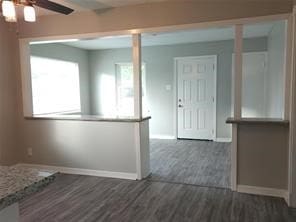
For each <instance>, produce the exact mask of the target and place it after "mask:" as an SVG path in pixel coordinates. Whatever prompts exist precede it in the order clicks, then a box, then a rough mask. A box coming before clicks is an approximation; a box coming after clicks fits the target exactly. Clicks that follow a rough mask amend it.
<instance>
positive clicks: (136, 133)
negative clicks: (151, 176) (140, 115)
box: [135, 123, 142, 180]
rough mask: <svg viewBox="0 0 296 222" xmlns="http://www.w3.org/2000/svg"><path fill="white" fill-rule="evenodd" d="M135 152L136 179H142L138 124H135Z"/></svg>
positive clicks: (139, 129)
mask: <svg viewBox="0 0 296 222" xmlns="http://www.w3.org/2000/svg"><path fill="white" fill-rule="evenodd" d="M135 149H136V150H135V151H136V169H137V179H138V180H141V179H142V160H141V128H140V123H135Z"/></svg>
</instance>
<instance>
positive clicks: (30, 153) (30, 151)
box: [27, 147, 33, 156]
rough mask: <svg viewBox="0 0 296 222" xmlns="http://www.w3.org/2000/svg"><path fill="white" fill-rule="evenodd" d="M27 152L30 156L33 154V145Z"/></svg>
mask: <svg viewBox="0 0 296 222" xmlns="http://www.w3.org/2000/svg"><path fill="white" fill-rule="evenodd" d="M27 153H28V156H33V148H32V147H29V148H28V149H27Z"/></svg>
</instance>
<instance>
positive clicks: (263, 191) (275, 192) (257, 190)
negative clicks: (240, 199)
mask: <svg viewBox="0 0 296 222" xmlns="http://www.w3.org/2000/svg"><path fill="white" fill-rule="evenodd" d="M237 192H240V193H248V194H256V195H263V196H272V197H282V198H284V199H285V201H286V202H287V203H288V202H289V201H288V200H289V192H288V191H287V190H281V189H275V188H267V187H256V186H248V185H237Z"/></svg>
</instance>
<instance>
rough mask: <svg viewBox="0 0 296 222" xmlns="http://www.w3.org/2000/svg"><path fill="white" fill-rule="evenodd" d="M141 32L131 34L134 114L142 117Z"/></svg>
mask: <svg viewBox="0 0 296 222" xmlns="http://www.w3.org/2000/svg"><path fill="white" fill-rule="evenodd" d="M141 60H142V58H141V34H133V67H134V68H133V70H134V116H135V117H136V118H139V119H140V118H142V67H141V66H142V65H141V64H142V62H141Z"/></svg>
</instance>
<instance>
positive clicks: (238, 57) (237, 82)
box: [233, 25, 243, 118]
mask: <svg viewBox="0 0 296 222" xmlns="http://www.w3.org/2000/svg"><path fill="white" fill-rule="evenodd" d="M234 47H235V48H234V53H235V60H234V62H235V64H234V79H233V84H234V118H241V115H242V72H243V68H242V64H243V56H242V53H243V25H236V26H235V46H234Z"/></svg>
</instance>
